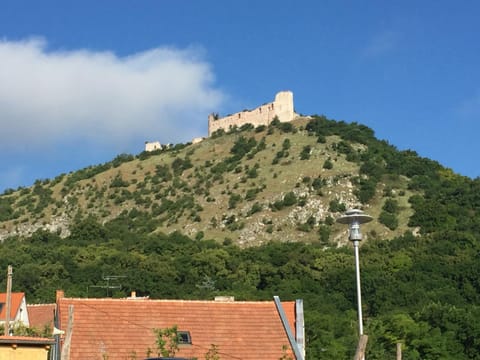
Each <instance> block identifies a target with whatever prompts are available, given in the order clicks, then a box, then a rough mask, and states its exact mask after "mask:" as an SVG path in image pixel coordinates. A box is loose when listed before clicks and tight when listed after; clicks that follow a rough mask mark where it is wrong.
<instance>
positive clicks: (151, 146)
mask: <svg viewBox="0 0 480 360" xmlns="http://www.w3.org/2000/svg"><path fill="white" fill-rule="evenodd" d="M161 148H162V145H161V144H160V142H158V141H153V142H148V141H146V142H145V151H155V150H159V149H161Z"/></svg>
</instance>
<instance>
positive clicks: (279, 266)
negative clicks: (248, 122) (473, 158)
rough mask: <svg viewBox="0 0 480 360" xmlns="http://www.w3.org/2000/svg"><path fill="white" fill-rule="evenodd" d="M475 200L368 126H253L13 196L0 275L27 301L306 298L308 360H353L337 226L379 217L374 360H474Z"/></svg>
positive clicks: (367, 285) (367, 261) (437, 168)
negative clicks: (399, 356)
mask: <svg viewBox="0 0 480 360" xmlns="http://www.w3.org/2000/svg"><path fill="white" fill-rule="evenodd" d="M479 194H480V180H479V179H474V180H472V179H469V178H466V177H463V176H460V175H457V174H454V173H453V172H452V171H451V170H449V169H446V168H444V167H442V166H441V165H440V164H438V163H437V162H434V161H432V160H429V159H425V158H421V157H419V156H417V154H416V153H415V152H413V151H398V150H397V149H395V148H394V147H393V146H391V145H389V144H388V143H387V142H385V141H379V140H378V139H376V138H375V136H374V133H373V131H372V130H371V129H369V128H367V127H365V126H363V125H360V124H356V123H352V124H347V123H344V122H337V121H333V120H329V119H326V118H325V117H322V116H313V117H311V118H302V119H298V120H296V121H295V122H293V123H273V124H272V125H271V126H269V127H260V128H256V129H253V128H252V127H250V126H244V127H242V128H241V129H233V130H232V131H231V132H230V133H228V134H220V133H217V134H215V135H214V136H212V137H211V138H209V139H206V140H204V141H203V142H201V143H198V144H195V145H191V144H186V145H183V144H178V145H175V146H172V147H170V148H169V149H165V150H162V151H158V152H152V153H141V154H139V155H138V156H132V155H120V156H118V157H117V158H115V159H114V160H112V161H111V162H109V163H106V164H102V165H98V166H92V167H89V168H86V169H82V170H79V171H77V172H73V173H71V174H67V175H61V176H58V177H57V178H55V179H52V180H43V181H37V182H36V183H35V185H34V186H32V187H31V188H24V189H17V190H9V191H6V192H5V194H3V195H2V196H1V197H0V221H1V228H2V238H3V242H2V244H1V245H0V268H3V269H6V268H7V265H12V266H13V268H14V283H13V288H14V290H16V291H25V292H26V294H27V300H28V301H29V302H30V303H32V302H53V301H54V296H55V295H54V294H55V290H56V289H59V288H61V289H64V290H65V292H66V294H67V296H76V297H86V296H89V297H104V296H107V295H108V296H115V297H124V296H127V295H128V294H129V293H130V291H132V290H136V291H137V294H138V295H140V296H144V295H145V296H147V295H148V296H151V297H152V298H184V299H212V298H213V297H214V296H216V295H233V296H235V298H236V299H238V300H243V299H250V300H252V299H264V300H266V299H268V300H271V299H272V296H273V295H279V296H280V298H281V299H282V300H293V299H296V298H302V299H304V304H305V319H306V342H307V358H309V359H349V358H350V359H351V358H352V357H353V353H354V351H355V346H356V342H357V334H356V331H357V323H356V311H355V309H356V300H355V298H356V293H355V281H354V275H355V274H354V266H353V253H352V249H351V245H350V244H346V243H347V240H346V238H347V233H346V230H347V229H346V227H345V226H341V225H338V224H336V223H335V221H334V219H335V218H336V217H338V216H339V215H340V214H342V213H343V212H344V211H345V209H347V208H350V207H360V208H362V209H363V210H365V212H366V213H368V214H370V215H372V216H373V217H374V221H372V222H371V223H369V224H366V225H364V226H362V231H363V233H364V235H365V241H363V242H362V247H361V250H360V254H361V255H360V260H361V268H362V291H363V307H364V309H363V310H364V311H363V313H364V324H365V333H366V334H368V335H369V342H368V348H367V349H368V351H367V358H368V359H388V358H394V356H395V348H396V343H397V342H402V343H403V344H404V346H403V347H404V352H403V355H404V358H405V359H428V360H433V359H478V358H479V354H480V341H479V339H480V325H479V324H480V306H479V305H478V304H480V281H479V278H478V274H479V273H480V262H479V261H478V254H480V241H479V240H480V239H479V235H478V228H479V225H480V216H479V209H480V195H479ZM342 245H345V246H342ZM110 275H117V276H121V278H119V280H118V281H116V282H114V285H115V289H114V290H112V291H113V293H112V291H110V292H108V291H109V290H106V291H105V289H104V288H102V287H101V286H105V284H106V280H105V279H106V277H107V276H110ZM120 280H121V281H120ZM110 285H113V284H112V283H110ZM0 286H3V287H4V288H5V279H2V282H0Z"/></svg>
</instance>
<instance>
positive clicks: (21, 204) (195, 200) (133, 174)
mask: <svg viewBox="0 0 480 360" xmlns="http://www.w3.org/2000/svg"><path fill="white" fill-rule="evenodd" d="M317 127H318V128H317ZM219 135H220V134H217V136H214V137H212V138H209V139H206V140H204V141H203V142H201V143H198V144H195V145H191V144H187V145H177V146H174V147H172V148H170V149H166V150H164V151H157V152H154V153H142V154H140V155H139V156H136V157H134V156H131V155H120V156H118V157H117V158H116V159H114V160H113V161H111V162H109V163H106V164H102V165H97V166H92V167H89V168H86V169H82V170H79V171H77V172H74V173H71V174H68V175H60V176H58V177H57V178H55V179H53V180H44V181H40V180H39V181H37V182H36V183H35V185H34V186H33V187H32V188H24V189H20V190H18V191H7V192H6V194H5V195H3V196H2V197H1V198H0V199H1V200H0V220H1V229H0V237H1V238H2V239H4V238H6V237H8V236H11V235H12V234H13V235H29V234H31V233H33V232H34V231H35V230H37V229H48V230H50V231H54V232H56V231H58V232H59V233H60V234H61V235H62V236H66V235H68V234H69V228H70V226H71V225H72V224H73V223H74V222H75V221H78V220H79V219H82V218H85V216H87V215H88V216H94V217H95V218H96V219H97V220H98V221H99V222H101V223H105V222H106V221H110V220H112V219H115V218H117V217H118V216H136V214H139V213H141V214H142V215H144V216H147V217H149V220H150V222H149V226H150V227H151V231H152V232H155V231H161V232H166V233H170V232H172V231H177V230H178V231H181V232H182V233H184V234H186V235H188V236H191V237H194V238H209V239H210V238H212V239H216V240H217V241H233V242H234V243H237V244H240V245H242V246H252V245H259V244H262V243H265V242H268V241H282V242H289V241H303V242H308V243H313V242H318V241H321V242H323V243H325V244H336V243H341V242H344V241H345V236H344V235H345V229H344V228H342V227H340V226H336V225H334V224H333V221H332V220H333V219H334V218H335V217H337V216H338V215H339V214H340V213H342V212H344V211H345V209H347V208H351V207H362V208H364V209H365V210H366V211H367V212H368V213H370V214H371V215H372V216H374V217H375V218H380V219H382V221H381V222H380V223H379V222H375V223H373V224H371V225H368V226H367V227H366V236H367V237H368V238H372V237H373V238H375V237H381V238H391V237H393V236H396V235H399V234H403V233H404V232H405V231H406V230H415V229H414V228H413V227H412V226H411V225H409V218H410V216H411V215H412V209H411V205H410V203H409V198H410V197H411V196H412V195H414V194H421V193H422V189H411V188H410V186H409V184H410V182H411V174H408V172H407V171H403V173H402V171H399V169H395V168H394V165H395V164H391V163H387V161H403V158H407V157H408V154H407V155H405V153H398V152H396V150H394V148H393V147H391V146H389V145H388V144H386V143H383V142H380V141H378V140H376V139H375V138H374V137H373V131H371V130H370V129H368V128H366V127H364V126H361V125H358V124H345V123H336V122H333V121H329V120H327V119H325V118H323V117H315V118H313V119H306V118H304V119H299V120H297V121H295V122H294V123H293V124H290V123H279V124H277V125H273V126H271V127H269V128H266V127H261V128H257V129H252V128H251V127H249V126H244V128H242V129H236V130H234V131H232V132H230V133H228V134H223V135H221V136H219ZM384 152H389V153H391V154H393V155H391V156H393V157H394V159H386V158H385V157H382V156H383V154H382V153H384ZM376 153H378V154H376ZM413 161H418V162H422V161H425V160H422V159H418V158H416V157H415V156H413ZM439 168H440V167H439ZM409 175H410V176H409ZM384 207H389V209H390V210H389V211H390V212H388V214H387V213H386V212H385V211H384Z"/></svg>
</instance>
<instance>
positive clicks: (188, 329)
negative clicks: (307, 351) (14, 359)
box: [56, 291, 304, 360]
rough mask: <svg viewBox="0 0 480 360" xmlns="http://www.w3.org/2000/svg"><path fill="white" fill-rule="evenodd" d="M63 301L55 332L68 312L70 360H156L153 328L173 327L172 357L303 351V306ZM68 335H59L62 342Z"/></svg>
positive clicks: (245, 357)
mask: <svg viewBox="0 0 480 360" xmlns="http://www.w3.org/2000/svg"><path fill="white" fill-rule="evenodd" d="M277 305H278V304H276V303H275V302H274V301H235V300H234V299H233V298H230V297H222V298H218V299H217V300H216V301H200V300H198V301H191V300H188V301H187V300H152V299H146V298H137V297H135V296H132V297H129V298H125V299H111V298H103V299H91V298H90V299H89V298H66V297H64V296H63V292H62V291H59V292H57V319H58V323H56V327H57V328H59V329H62V330H65V329H67V325H68V315H69V309H70V308H71V309H73V318H74V321H73V331H72V335H71V342H70V346H69V347H70V360H81V359H82V360H83V359H102V358H105V359H106V358H108V359H131V358H132V359H133V358H135V359H145V358H149V357H152V356H153V357H154V356H158V354H157V352H156V336H155V333H154V329H168V328H172V327H174V326H176V327H177V335H178V336H179V339H180V343H179V349H178V351H177V352H176V353H175V354H174V356H175V357H178V358H186V359H192V358H198V359H204V358H205V354H206V353H207V352H208V351H209V350H210V349H211V348H212V344H213V345H215V347H216V349H217V351H218V355H219V356H220V358H221V359H222V360H233V359H237V360H238V359H242V360H258V359H262V360H278V359H280V358H281V357H282V356H284V355H288V356H292V358H294V356H293V352H294V351H293V348H292V346H291V345H290V341H293V340H292V336H289V335H288V332H287V330H286V327H285V326H286V324H288V326H287V327H288V328H289V329H293V336H294V337H295V346H296V344H300V347H301V348H302V349H304V344H303V341H304V340H303V339H304V334H303V332H304V330H303V302H302V301H301V300H297V301H286V302H282V303H281V306H282V309H284V312H283V315H282V314H281V313H280V311H279V310H278V308H277ZM67 336H68V333H67V334H65V337H67Z"/></svg>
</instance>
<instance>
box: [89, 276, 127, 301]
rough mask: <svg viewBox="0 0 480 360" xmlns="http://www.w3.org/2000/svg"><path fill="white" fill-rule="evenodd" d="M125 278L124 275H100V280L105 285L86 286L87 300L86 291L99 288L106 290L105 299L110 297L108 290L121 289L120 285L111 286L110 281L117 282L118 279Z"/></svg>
mask: <svg viewBox="0 0 480 360" xmlns="http://www.w3.org/2000/svg"><path fill="white" fill-rule="evenodd" d="M123 278H126V276H125V275H102V280H103V281H105V282H106V283H105V285H88V286H87V298H88V290H89V289H90V288H100V289H106V291H107V297H109V296H110V294H109V290H110V289H121V288H122V284H117V285H113V284H111V283H110V281H118V280H119V279H123Z"/></svg>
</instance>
